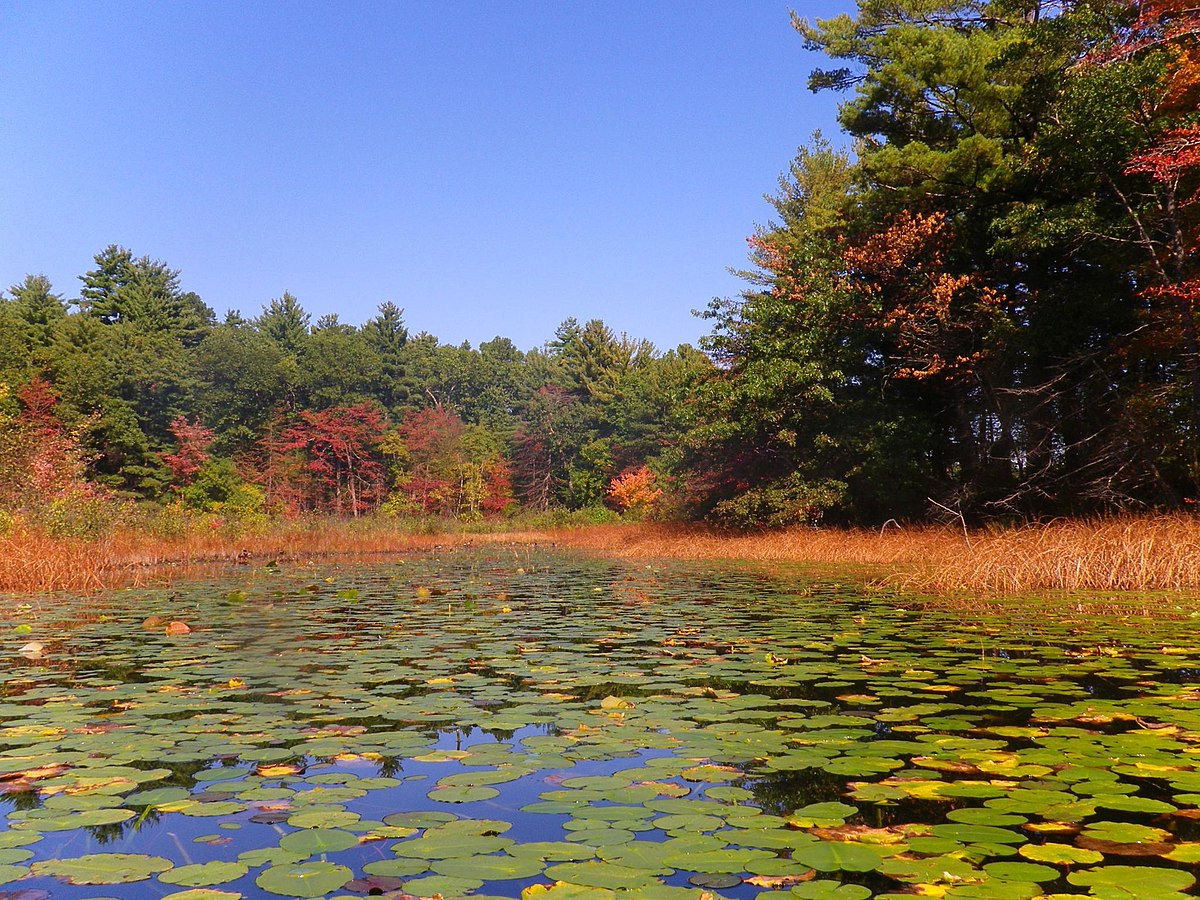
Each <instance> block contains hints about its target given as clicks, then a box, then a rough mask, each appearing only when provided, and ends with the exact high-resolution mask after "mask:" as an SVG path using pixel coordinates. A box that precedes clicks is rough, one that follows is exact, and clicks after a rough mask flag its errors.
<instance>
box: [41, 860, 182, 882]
mask: <svg viewBox="0 0 1200 900" xmlns="http://www.w3.org/2000/svg"><path fill="white" fill-rule="evenodd" d="M173 865H174V864H173V863H172V862H171V861H170V860H169V859H163V858H162V857H161V856H146V855H143V854H138V853H89V854H87V855H86V856H77V857H74V858H70V859H46V860H42V861H40V862H35V863H34V864H33V866H32V867H31V868H32V869H33V873H34V874H35V875H49V876H52V877H54V878H60V879H62V880H63V881H65V882H66V883H67V884H129V883H130V882H134V881H145V880H146V879H148V878H149V877H150V876H151V875H157V874H158V873H160V872H166V871H167V870H168V869H170V868H171V867H172V866H173Z"/></svg>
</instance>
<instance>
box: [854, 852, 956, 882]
mask: <svg viewBox="0 0 1200 900" xmlns="http://www.w3.org/2000/svg"><path fill="white" fill-rule="evenodd" d="M877 868H878V870H879V871H880V872H882V873H883V874H885V875H889V876H891V877H892V878H895V879H896V880H897V881H905V882H908V883H910V884H946V883H950V884H956V883H959V882H962V881H965V880H968V879H971V878H977V877H978V876H979V870H978V869H976V868H975V867H974V866H972V865H971V864H970V863H969V862H967V861H966V860H962V859H959V858H957V857H955V856H930V857H927V858H925V859H903V858H900V857H893V858H891V859H885V860H883V861H882V862H880V863H879V865H878V867H877Z"/></svg>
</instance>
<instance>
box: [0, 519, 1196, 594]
mask: <svg viewBox="0 0 1200 900" xmlns="http://www.w3.org/2000/svg"><path fill="white" fill-rule="evenodd" d="M465 543H476V544H483V543H505V544H520V545H547V546H559V547H571V548H575V549H578V550H580V551H584V552H588V553H595V554H599V555H604V556H609V557H618V558H620V557H625V558H636V559H682V560H747V561H756V562H768V563H801V564H807V565H810V566H836V567H839V570H840V571H846V567H852V569H853V575H854V576H855V577H857V578H859V579H861V580H864V581H868V582H872V583H875V584H880V585H887V586H891V587H895V588H898V589H903V590H907V591H915V592H921V593H932V594H939V595H943V596H963V595H983V594H1031V593H1037V592H1046V591H1120V592H1125V591H1196V590H1200V518H1193V517H1191V516H1185V515H1173V516H1159V517H1151V516H1139V517H1133V516H1130V517H1121V518H1110V519H1094V520H1087V521H1082V520H1074V521H1056V522H1052V523H1049V524H1042V525H1031V526H1026V527H1021V528H1012V529H999V530H978V531H975V532H972V533H970V534H964V533H963V532H962V531H960V530H956V529H952V528H938V527H932V526H922V527H904V528H895V527H889V528H887V529H885V530H883V531H882V532H881V531H868V530H861V529H859V530H843V529H833V528H820V529H817V528H793V529H788V530H783V531H773V532H766V533H757V534H732V533H726V532H719V531H714V530H711V529H705V528H701V527H685V526H668V525H655V524H618V525H597V526H590V527H578V528H557V529H531V530H511V531H503V530H500V531H493V532H484V533H465V532H461V531H449V532H439V533H432V534H429V533H424V532H416V531H413V530H412V529H405V528H402V527H397V526H396V525H395V524H393V523H391V522H389V521H388V520H370V521H367V522H356V523H352V522H337V521H329V520H325V521H315V522H306V523H284V524H280V525H278V526H276V527H274V528H272V529H270V530H269V531H266V532H264V533H261V534H243V535H230V534H228V533H225V532H221V531H203V530H198V529H193V530H189V531H186V532H185V533H182V534H179V535H174V536H161V535H155V534H151V533H148V532H145V531H137V530H132V529H121V530H116V531H114V532H112V533H110V534H108V535H105V536H104V537H101V538H99V539H96V540H91V541H85V540H75V539H62V538H52V537H49V536H47V535H45V534H40V533H36V532H21V533H17V534H10V535H7V536H0V592H5V593H13V592H21V591H29V592H32V591H54V590H72V591H90V590H100V589H104V588H109V587H116V586H120V585H131V584H132V585H137V584H149V583H160V582H164V581H169V580H171V579H172V578H174V577H176V576H177V575H179V574H181V573H184V572H187V571H189V570H190V569H191V568H192V567H196V566H205V565H212V564H219V563H238V562H245V561H248V560H269V559H279V560H307V559H317V558H322V557H372V556H389V555H399V554H405V553H414V552H428V551H431V550H436V549H442V548H449V547H454V546H459V545H462V544H465Z"/></svg>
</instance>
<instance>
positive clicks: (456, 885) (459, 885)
mask: <svg viewBox="0 0 1200 900" xmlns="http://www.w3.org/2000/svg"><path fill="white" fill-rule="evenodd" d="M401 887H402V888H403V889H404V891H405V893H408V894H414V895H416V896H418V897H433V896H441V897H461V896H463V895H465V894H470V893H472V892H474V891H475V890H478V889H479V888H481V887H483V882H482V881H480V880H479V879H477V878H455V877H453V876H450V875H426V876H425V877H423V878H414V879H412V880H410V881H406V882H404V884H403V885H401Z"/></svg>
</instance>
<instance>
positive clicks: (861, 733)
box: [0, 548, 1200, 900]
mask: <svg viewBox="0 0 1200 900" xmlns="http://www.w3.org/2000/svg"><path fill="white" fill-rule="evenodd" d="M1198 614H1200V602H1191V601H1184V600H1163V599H1158V600H1153V601H1145V600H1134V599H1130V598H1125V599H1122V598H1113V599H1111V600H1108V601H1106V602H1105V603H1104V604H1098V603H1083V602H1079V601H1066V600H1058V601H1011V602H998V601H997V602H991V603H986V604H985V603H946V604H935V603H927V602H923V601H921V600H919V599H918V598H912V597H903V596H897V595H895V594H889V593H886V592H882V591H864V590H862V589H861V588H855V587H854V586H853V585H852V583H850V582H844V583H839V581H838V580H837V579H836V578H831V577H828V576H821V577H814V576H811V575H809V576H805V575H804V574H802V573H798V572H791V573H786V572H785V573H782V574H781V573H779V572H769V571H766V570H763V569H758V568H754V567H750V566H729V565H727V566H723V567H717V566H712V565H699V564H695V565H684V564H654V565H646V564H645V563H644V562H638V563H632V562H614V561H599V560H594V559H593V560H588V559H583V558H580V557H577V556H572V555H567V554H555V553H551V552H538V551H531V550H526V549H519V550H513V549H499V548H492V549H490V550H474V551H472V550H466V551H455V552H453V553H448V554H443V555H438V556H430V557H427V558H406V559H401V560H394V561H389V562H387V563H385V564H377V565H370V566H363V565H358V566H356V565H345V564H335V563H329V564H326V565H323V566H312V567H289V566H286V565H285V566H276V565H273V564H272V565H267V566H261V565H254V566H246V567H244V568H243V569H241V570H239V571H238V572H237V573H236V575H234V576H229V577H223V578H221V579H218V580H210V581H204V582H199V581H197V582H189V583H186V584H180V585H176V586H174V587H172V588H170V589H157V590H148V589H136V590H134V589H130V590H123V591H115V592H110V593H107V594H103V595H99V596H87V597H66V596H54V597H10V598H7V600H6V601H5V606H4V612H3V616H4V618H3V619H2V620H0V634H2V635H3V643H2V644H0V647H2V650H3V654H4V666H3V676H2V677H3V695H2V696H0V714H2V718H0V792H2V793H0V799H2V800H3V801H4V802H5V808H4V814H5V821H4V824H3V826H2V829H0V900H39V898H44V897H53V898H81V900H82V898H98V897H119V898H152V897H153V898H158V897H168V896H169V897H175V898H183V900H207V898H235V897H239V896H241V897H278V896H283V897H363V896H369V895H381V894H382V895H394V896H401V895H403V894H408V895H415V896H419V897H432V896H435V895H440V896H442V897H444V898H452V897H460V896H468V895H469V896H472V897H477V898H479V897H519V896H522V893H524V895H525V896H526V897H529V898H541V897H543V896H545V898H546V900H560V898H561V900H576V898H578V900H592V898H613V897H616V896H620V897H629V898H633V897H647V898H659V897H663V898H673V897H679V898H685V897H692V898H697V900H699V898H701V897H705V896H707V897H713V898H720V897H726V898H731V900H750V898H756V897H762V898H764V900H768V898H776V897H788V898H835V900H864V898H869V897H881V898H886V897H892V896H895V897H902V896H912V895H914V894H920V895H926V896H944V897H948V898H1032V897H1038V896H1052V895H1081V894H1082V895H1087V894H1091V895H1093V896H1099V897H1150V898H1155V900H1162V898H1170V897H1184V896H1190V894H1189V893H1188V892H1189V891H1190V889H1191V887H1192V886H1193V884H1194V881H1195V878H1194V875H1195V871H1196V866H1197V863H1200V706H1198V704H1197V701H1198V700H1200V648H1198V647H1196V646H1193V645H1192V642H1193V641H1194V640H1196V638H1195V627H1196V617H1197V615H1198ZM179 623H183V624H179ZM184 626H186V628H185V627H184Z"/></svg>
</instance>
